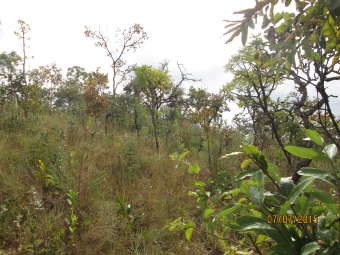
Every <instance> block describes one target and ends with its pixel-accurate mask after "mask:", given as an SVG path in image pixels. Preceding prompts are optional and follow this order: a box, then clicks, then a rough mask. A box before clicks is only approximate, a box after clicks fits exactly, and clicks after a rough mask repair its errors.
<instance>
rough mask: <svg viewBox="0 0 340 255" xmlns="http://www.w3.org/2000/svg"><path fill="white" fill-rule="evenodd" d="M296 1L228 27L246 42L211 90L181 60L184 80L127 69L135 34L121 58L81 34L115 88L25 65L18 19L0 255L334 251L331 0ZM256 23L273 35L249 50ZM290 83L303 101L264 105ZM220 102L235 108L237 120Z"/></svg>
mask: <svg viewBox="0 0 340 255" xmlns="http://www.w3.org/2000/svg"><path fill="white" fill-rule="evenodd" d="M291 2H292V1H287V0H286V1H282V4H285V5H286V6H290V4H291ZM294 2H295V4H296V8H297V12H296V13H289V12H286V11H282V12H279V13H275V12H274V7H276V6H277V5H279V4H280V3H278V1H271V0H263V1H256V3H257V4H256V6H255V7H254V8H251V9H247V10H243V11H240V12H238V13H241V14H243V15H244V17H243V19H242V20H240V21H233V22H230V23H229V24H228V26H227V27H231V28H230V29H229V31H227V33H230V32H233V34H232V36H231V37H230V38H229V40H228V42H230V41H231V40H233V39H234V38H235V37H237V36H238V35H239V34H242V36H241V40H242V42H243V45H244V47H243V48H242V49H240V50H239V51H238V52H237V54H235V55H234V56H232V58H231V59H230V60H229V61H228V63H227V64H226V66H225V69H226V71H227V72H230V73H232V74H233V79H232V80H231V81H229V82H228V83H227V84H226V85H225V86H224V87H223V88H221V90H220V92H219V93H210V92H208V91H206V90H204V89H199V88H195V87H194V86H191V87H190V89H189V91H185V90H184V89H183V87H182V85H183V83H184V82H188V81H190V82H193V83H194V82H196V81H198V80H197V79H195V78H193V77H192V76H191V74H188V73H187V72H186V70H185V68H184V66H183V65H179V64H178V69H179V72H180V80H179V81H175V80H173V79H172V76H171V74H170V72H169V70H168V61H165V62H163V63H161V65H160V67H159V68H155V67H152V66H148V65H142V66H135V65H127V63H126V62H125V61H124V60H123V59H122V56H123V55H124V54H125V53H126V52H127V51H129V50H132V51H134V50H136V49H137V48H139V47H140V46H141V45H142V44H143V43H144V41H145V40H146V39H147V38H148V36H147V34H146V32H144V30H143V28H142V27H141V26H140V25H139V24H135V25H134V26H132V27H131V28H129V29H128V30H122V31H121V30H118V31H117V35H116V38H122V40H121V43H122V47H121V49H120V50H115V51H110V50H109V47H108V38H107V37H105V36H103V33H102V31H101V30H99V31H92V30H90V28H87V27H86V30H85V36H86V37H90V38H93V39H95V40H96V41H95V45H96V46H99V47H102V48H103V49H104V50H105V51H106V52H107V54H108V57H110V59H111V60H112V65H111V67H112V70H113V94H111V93H110V92H108V91H107V89H108V75H107V74H104V73H101V72H100V68H97V69H96V70H95V71H90V72H88V71H86V70H85V69H84V68H82V67H79V66H73V67H70V68H68V70H67V75H66V77H63V75H62V73H61V69H60V68H59V67H57V65H56V63H52V64H51V65H46V66H41V67H38V68H35V69H32V70H29V69H27V67H26V64H27V61H28V58H27V53H26V40H28V38H27V37H26V34H27V33H28V32H29V31H30V27H29V25H28V24H26V23H25V22H24V21H22V20H19V22H18V24H19V26H20V30H19V31H21V32H16V33H15V34H16V35H17V36H18V38H19V39H20V40H22V42H23V56H20V55H19V54H18V53H16V52H10V53H6V52H3V53H2V54H1V55H0V83H1V90H0V92H1V93H0V102H1V103H0V108H1V110H0V137H1V143H0V150H1V151H2V152H4V153H1V154H0V162H1V171H0V182H1V183H0V187H1V188H0V254H279V255H280V254H304V255H307V254H329V255H331V254H339V251H340V236H339V233H340V218H339V213H340V195H339V194H340V180H339V179H340V173H339V170H338V169H339V167H340V164H339V157H338V150H339V149H340V141H339V137H340V126H339V119H338V118H337V117H336V116H335V115H334V112H333V110H334V109H332V108H331V106H330V102H329V99H330V98H331V97H332V95H330V94H329V93H328V90H327V88H326V83H328V82H331V81H334V80H338V79H339V73H338V69H339V67H340V65H339V63H338V59H339V58H338V55H339V49H338V39H337V38H338V37H339V35H340V33H339V31H338V29H339V25H340V24H338V23H339V22H340V19H339V16H340V15H339V10H338V9H339V8H340V1H337V0H329V1H326V0H323V1H304V2H301V1H298V0H296V1H294ZM259 16H262V17H263V23H262V29H265V28H266V27H268V26H269V25H271V26H270V27H269V29H268V30H267V31H266V32H265V33H266V36H265V37H266V38H262V37H261V35H257V36H253V38H252V39H251V40H250V42H249V43H248V44H247V39H248V27H250V28H254V27H255V23H256V21H257V18H258V17H259ZM120 36H122V37H120ZM118 41H119V40H118ZM117 56H118V57H117ZM312 67H313V68H312ZM128 77H130V79H129V80H128ZM288 80H291V81H293V82H294V84H295V86H296V91H295V92H292V93H290V94H287V96H286V97H285V98H284V99H281V98H277V99H275V98H273V93H274V91H275V90H276V89H277V88H280V87H282V86H284V84H285V82H286V81H288ZM331 84H332V83H330V85H331ZM119 85H121V86H124V88H123V92H121V93H117V86H119ZM310 87H312V88H314V89H316V92H317V97H316V98H313V99H311V98H310V96H309V94H308V93H310V90H308V89H307V88H310ZM228 101H234V102H236V103H237V104H238V106H239V107H240V108H241V109H242V110H243V112H242V114H239V115H237V116H235V118H234V125H233V126H231V125H229V124H228V123H226V122H225V121H224V120H223V118H222V113H223V112H226V111H229V107H228ZM193 187H195V189H194V190H193ZM169 230H170V231H169Z"/></svg>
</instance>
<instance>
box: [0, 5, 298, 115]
mask: <svg viewBox="0 0 340 255" xmlns="http://www.w3.org/2000/svg"><path fill="white" fill-rule="evenodd" d="M253 4H254V0H239V1H231V0H214V1H202V0H173V1H160V0H158V1H157V0H144V1H140V0H130V1H129V0H124V1H122V0H120V1H117V0H111V1H104V0H96V1H93V0H92V1H84V0H82V1H78V0H67V1H65V0H59V1H43V0H40V1H38V0H30V1H27V0H11V1H2V4H1V7H2V8H1V10H0V20H1V22H2V26H1V27H0V29H1V31H0V51H1V52H3V51H6V52H10V51H12V50H15V51H17V52H18V53H19V54H21V53H22V46H21V42H20V41H19V40H18V39H17V38H16V36H15V35H14V33H13V31H18V28H19V25H18V24H17V20H18V19H22V20H24V21H25V22H26V23H28V24H29V25H30V27H31V31H30V32H29V34H28V36H29V37H30V38H31V40H30V42H29V44H30V46H31V48H30V49H28V50H27V55H28V56H32V55H33V56H34V59H33V60H29V61H28V65H29V66H30V68H35V67H37V66H40V65H46V64H51V63H53V62H56V64H57V66H59V67H60V68H62V69H63V71H64V73H65V72H66V70H67V68H68V67H71V66H74V65H78V66H81V67H84V68H85V69H86V71H95V69H96V68H97V67H101V71H102V72H104V73H108V74H109V75H110V67H109V66H110V61H109V58H108V57H107V56H106V55H105V52H104V50H103V49H102V48H98V47H95V46H94V44H93V41H92V39H89V38H86V37H85V36H84V26H89V27H91V28H92V29H93V30H96V29H98V28H99V26H100V27H101V28H102V29H103V30H104V31H106V30H107V32H108V36H109V37H110V38H111V40H110V41H109V43H114V41H115V40H114V35H115V31H116V30H117V29H118V28H120V29H124V28H128V27H130V26H132V25H133V24H134V23H139V24H140V25H141V26H142V27H144V30H145V31H146V32H147V33H148V34H149V37H150V38H149V40H147V41H146V43H145V44H144V45H143V46H142V48H141V49H140V50H138V51H136V52H135V53H130V52H129V55H127V57H126V59H127V60H128V61H129V63H130V64H133V63H137V65H142V64H147V65H152V66H154V67H158V66H159V63H160V62H162V61H163V60H164V59H168V60H170V65H169V69H170V73H171V75H172V76H173V78H174V79H176V78H177V79H178V78H179V71H178V69H177V66H176V62H179V63H180V64H184V65H185V67H186V69H187V71H188V72H189V73H192V74H193V77H194V78H196V79H202V83H196V84H193V83H191V82H187V83H186V84H185V85H184V87H185V88H186V89H188V88H189V87H190V85H194V86H195V87H202V88H206V89H207V90H208V91H210V92H218V91H219V90H220V89H221V88H222V86H223V85H224V84H225V83H226V82H228V81H230V80H231V78H232V76H231V75H230V74H226V73H225V72H224V68H223V66H224V65H225V64H226V63H227V62H228V59H229V58H230V57H231V55H232V54H235V53H237V50H238V49H239V48H241V46H242V45H241V39H240V38H236V39H235V40H234V42H232V43H230V44H227V45H226V44H225V41H226V40H227V39H228V36H222V35H223V34H224V33H225V32H226V29H224V26H225V25H226V24H227V23H226V22H224V21H223V20H225V19H240V18H242V16H241V17H240V15H238V16H235V15H234V16H233V15H232V13H233V12H234V11H238V10H242V9H246V8H251V7H253ZM251 32H253V31H252V30H250V33H251ZM253 33H255V32H253ZM111 48H112V49H113V48H114V44H112V46H111ZM121 89H122V88H120V89H118V91H121ZM292 89H293V86H292V85H291V86H289V85H287V86H285V87H283V88H281V89H280V91H277V92H276V94H277V95H281V96H282V91H284V90H285V91H291V90H292ZM231 110H232V111H231V113H230V114H227V115H225V116H226V118H227V119H228V120H230V119H231V118H232V116H233V115H234V114H235V113H236V112H237V111H238V108H237V106H235V105H231Z"/></svg>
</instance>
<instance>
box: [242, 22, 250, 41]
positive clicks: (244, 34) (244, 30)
mask: <svg viewBox="0 0 340 255" xmlns="http://www.w3.org/2000/svg"><path fill="white" fill-rule="evenodd" d="M241 38H242V45H243V46H245V45H246V43H247V39H248V25H247V24H244V26H243V28H242V37H241Z"/></svg>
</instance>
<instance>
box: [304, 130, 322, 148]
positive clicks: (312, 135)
mask: <svg viewBox="0 0 340 255" xmlns="http://www.w3.org/2000/svg"><path fill="white" fill-rule="evenodd" d="M304 131H305V133H306V135H307V136H308V137H309V138H310V139H311V140H312V141H313V142H314V143H316V144H317V145H322V142H323V141H322V138H321V136H320V135H319V134H318V133H317V132H316V131H315V130H311V129H305V130H304Z"/></svg>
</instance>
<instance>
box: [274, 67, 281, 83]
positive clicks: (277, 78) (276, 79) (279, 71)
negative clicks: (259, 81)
mask: <svg viewBox="0 0 340 255" xmlns="http://www.w3.org/2000/svg"><path fill="white" fill-rule="evenodd" d="M281 69H282V68H281V67H278V68H277V69H276V74H275V82H277V81H278V80H279V78H280V74H281Z"/></svg>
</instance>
